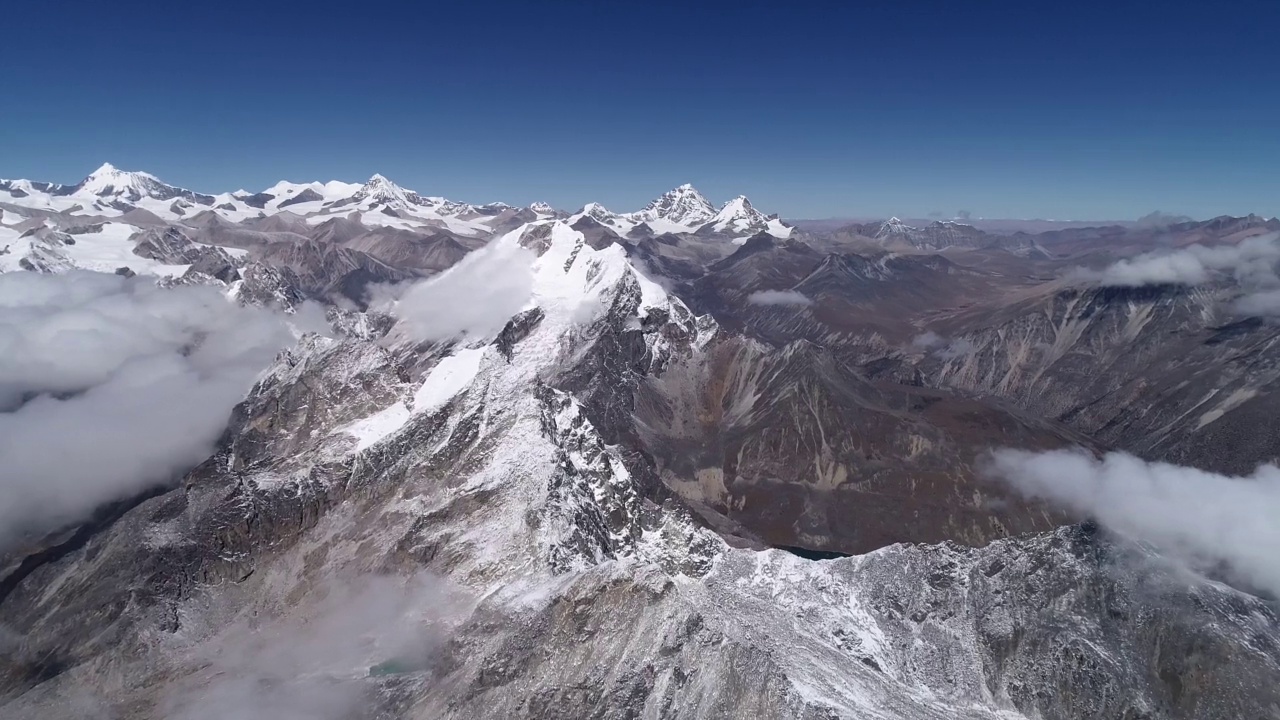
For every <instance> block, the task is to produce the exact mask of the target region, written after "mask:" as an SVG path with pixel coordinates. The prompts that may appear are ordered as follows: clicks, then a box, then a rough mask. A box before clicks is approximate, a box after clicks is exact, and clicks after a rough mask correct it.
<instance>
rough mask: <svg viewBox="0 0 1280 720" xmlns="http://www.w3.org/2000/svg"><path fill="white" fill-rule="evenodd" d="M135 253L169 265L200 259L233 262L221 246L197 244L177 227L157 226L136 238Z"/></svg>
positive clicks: (186, 263)
mask: <svg viewBox="0 0 1280 720" xmlns="http://www.w3.org/2000/svg"><path fill="white" fill-rule="evenodd" d="M135 243H136V244H135V245H134V248H133V254H134V255H137V256H138V257H144V258H147V259H149V260H155V261H157V262H162V263H165V264H168V265H191V264H194V263H196V262H198V261H202V260H203V262H204V263H205V264H212V265H217V264H222V263H228V264H233V265H234V262H233V261H232V259H231V256H230V255H228V254H227V251H225V250H223V249H222V248H219V247H211V246H208V245H197V244H196V243H194V242H192V241H191V238H189V237H187V235H186V234H185V233H183V232H182V231H181V230H179V229H178V228H176V227H167V228H163V229H160V228H156V229H152V230H147V231H145V232H143V233H142V234H141V235H140V236H138V237H137V238H135Z"/></svg>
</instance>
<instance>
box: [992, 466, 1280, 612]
mask: <svg viewBox="0 0 1280 720" xmlns="http://www.w3.org/2000/svg"><path fill="white" fill-rule="evenodd" d="M989 471H990V472H991V473H992V474H993V475H995V476H996V477H998V478H1000V479H1002V480H1004V481H1006V482H1008V483H1010V484H1011V485H1013V486H1014V487H1015V488H1017V489H1019V490H1020V491H1022V492H1023V493H1024V494H1026V495H1028V496H1031V497H1035V498H1042V499H1046V500H1049V501H1052V502H1054V503H1057V504H1059V505H1061V506H1064V507H1066V508H1068V509H1070V510H1073V511H1075V512H1077V513H1081V514H1086V515H1089V516H1091V517H1093V518H1095V519H1096V520H1097V521H1098V522H1100V523H1102V524H1103V525H1104V526H1107V527H1109V528H1112V529H1114V530H1117V531H1119V532H1121V533H1124V534H1126V535H1129V536H1131V537H1134V538H1136V539H1139V540H1144V541H1147V542H1150V543H1151V544H1153V545H1155V546H1157V547H1159V548H1160V549H1161V550H1162V551H1164V552H1166V553H1167V554H1169V555H1171V556H1174V557H1177V558H1179V559H1181V560H1183V561H1185V562H1187V563H1189V564H1191V565H1192V566H1201V567H1212V566H1214V565H1221V564H1223V563H1226V564H1227V565H1228V566H1229V567H1230V568H1231V569H1232V571H1233V572H1235V573H1238V574H1239V576H1240V577H1241V579H1243V580H1245V581H1247V582H1249V583H1252V584H1253V585H1254V586H1256V587H1258V588H1261V589H1264V590H1266V591H1268V592H1271V593H1273V594H1275V595H1280V556H1277V555H1276V548H1278V547H1280V523H1276V520H1275V519H1276V517H1277V516H1278V515H1280V468H1277V467H1276V466H1274V465H1262V466H1260V467H1258V469H1257V470H1255V471H1254V473H1253V475H1251V476H1248V477H1227V476H1224V475H1218V474H1215V473H1210V472H1205V471H1203V470H1197V469H1194V468H1188V467H1181V466H1178V465H1170V464H1167V463H1153V462H1146V461H1144V460H1141V459H1139V458H1136V457H1134V456H1132V455H1128V454H1125V453H1110V454H1108V455H1106V456H1105V457H1104V458H1102V459H1098V458H1095V457H1094V456H1092V455H1090V454H1088V453H1085V452H1083V451H1073V450H1056V451H1051V452H1040V453H1035V452H1026V451H1021V450H999V451H996V452H995V453H994V454H993V456H992V458H991V463H990V467H989Z"/></svg>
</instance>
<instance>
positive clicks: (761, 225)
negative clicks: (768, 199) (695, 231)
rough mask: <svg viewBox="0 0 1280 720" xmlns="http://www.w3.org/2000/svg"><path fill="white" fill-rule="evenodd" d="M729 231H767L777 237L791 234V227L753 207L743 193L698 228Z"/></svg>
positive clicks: (734, 233)
mask: <svg viewBox="0 0 1280 720" xmlns="http://www.w3.org/2000/svg"><path fill="white" fill-rule="evenodd" d="M708 230H709V231H711V232H716V233H729V234H732V235H743V236H745V235H751V234H755V233H759V232H767V233H769V234H770V235H773V236H774V237H778V238H787V237H790V235H791V228H790V227H787V226H786V225H784V224H782V221H780V220H778V219H777V217H770V216H768V215H765V214H764V213H762V212H760V211H759V210H757V209H755V207H754V206H752V204H751V201H750V200H748V199H747V198H746V196H745V195H739V196H738V197H736V198H734V199H732V200H730V201H729V202H727V203H725V204H724V206H723V207H721V208H720V210H719V212H717V213H716V214H715V217H713V218H711V220H709V221H708V222H707V223H706V224H705V225H703V226H702V228H700V230H699V231H700V232H706V231H708Z"/></svg>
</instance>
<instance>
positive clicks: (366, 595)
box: [164, 576, 457, 720]
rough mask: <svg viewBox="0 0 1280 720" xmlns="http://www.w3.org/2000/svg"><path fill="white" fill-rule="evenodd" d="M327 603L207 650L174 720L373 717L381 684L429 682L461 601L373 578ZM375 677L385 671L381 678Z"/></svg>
mask: <svg viewBox="0 0 1280 720" xmlns="http://www.w3.org/2000/svg"><path fill="white" fill-rule="evenodd" d="M323 591H324V592H325V593H327V594H326V596H325V597H324V598H323V599H322V600H320V601H318V602H316V603H315V604H314V605H310V604H309V605H307V606H306V607H305V611H301V609H300V608H293V609H291V610H289V611H287V612H288V614H286V615H284V616H282V617H273V618H265V617H264V618H262V619H261V620H260V621H259V625H258V626H257V627H255V628H253V629H247V628H246V627H244V626H243V625H235V626H231V627H229V628H227V629H226V630H224V631H223V632H222V633H220V634H219V636H217V637H215V638H212V639H211V640H209V641H207V642H206V643H204V645H203V647H202V648H201V656H200V658H199V660H200V664H201V665H202V666H204V668H203V670H202V671H201V672H200V673H198V674H196V675H195V676H194V677H191V678H188V679H187V682H185V683H183V684H182V685H179V686H177V687H174V688H173V689H172V691H171V692H170V694H169V696H168V697H167V698H166V701H165V706H166V707H165V711H164V716H165V717H169V718H173V719H174V720H230V719H234V720H345V719H346V718H351V717H365V713H363V712H361V710H362V708H364V709H367V708H368V707H369V706H370V705H372V704H373V701H374V700H375V698H374V697H372V695H373V694H374V693H376V692H377V691H378V686H377V682H378V678H377V677H374V678H369V677H368V676H369V675H370V674H374V675H376V673H377V672H387V673H389V674H395V673H401V672H407V673H414V674H421V673H424V672H429V671H430V668H431V667H432V664H433V663H434V662H436V661H437V659H438V654H439V647H440V644H441V642H442V641H443V635H442V632H443V627H442V625H443V624H444V622H447V621H448V619H449V615H450V614H451V613H453V612H455V611H456V609H457V608H456V602H457V601H456V599H454V598H451V597H450V596H449V594H448V592H447V590H446V589H444V588H443V587H442V586H441V583H440V582H439V581H438V580H436V579H435V578H432V577H429V576H418V577H414V578H410V579H408V580H404V581H402V580H399V579H396V578H391V577H380V576H370V577H365V578H361V582H360V583H359V584H358V585H356V584H349V585H338V584H337V583H333V582H330V583H326V587H325V588H323ZM374 668H379V669H378V670H374Z"/></svg>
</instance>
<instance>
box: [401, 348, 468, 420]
mask: <svg viewBox="0 0 1280 720" xmlns="http://www.w3.org/2000/svg"><path fill="white" fill-rule="evenodd" d="M484 354H485V349H484V348H483V347H480V348H463V349H460V350H458V351H456V352H455V353H454V354H453V355H450V356H449V357H446V358H444V359H443V360H441V361H440V362H439V363H437V364H436V366H435V367H434V368H432V369H431V372H429V373H427V377H426V379H424V380H423V381H422V386H421V387H419V388H418V391H417V392H416V393H414V395H413V412H414V413H415V414H416V413H422V412H431V411H433V410H438V409H439V408H441V407H444V405H445V403H447V402H449V401H450V400H452V399H453V396H454V395H457V394H458V393H460V392H462V390H463V389H465V388H466V387H467V386H468V385H470V384H471V381H472V380H474V379H475V377H476V373H478V372H479V371H480V361H481V360H483V359H484Z"/></svg>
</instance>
